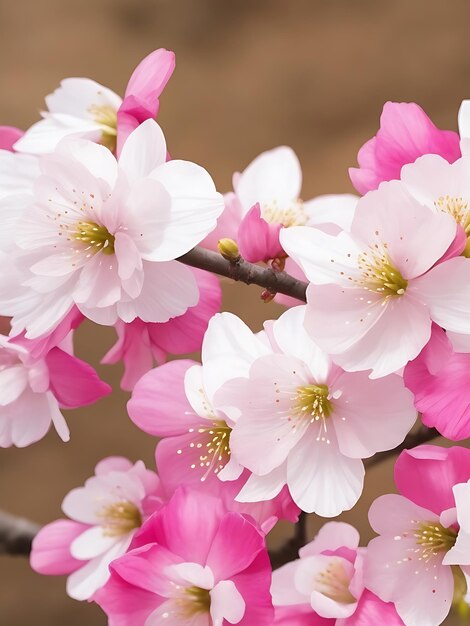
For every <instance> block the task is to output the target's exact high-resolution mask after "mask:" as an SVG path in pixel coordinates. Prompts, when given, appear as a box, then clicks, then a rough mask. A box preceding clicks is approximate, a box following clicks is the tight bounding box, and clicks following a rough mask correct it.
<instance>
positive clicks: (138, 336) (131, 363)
mask: <svg viewBox="0 0 470 626" xmlns="http://www.w3.org/2000/svg"><path fill="white" fill-rule="evenodd" d="M191 271H192V272H193V273H194V275H195V277H196V280H197V284H198V288H199V302H198V303H197V304H196V305H195V306H193V307H190V308H189V309H188V310H187V311H186V313H184V314H183V315H180V316H178V317H174V318H172V319H171V320H169V321H168V322H166V323H162V324H152V323H145V322H142V320H140V319H135V320H134V321H133V322H131V323H130V324H125V323H124V322H121V321H118V322H117V323H116V324H115V329H116V332H117V334H118V341H117V343H116V344H115V345H114V346H113V347H112V348H111V350H110V351H109V352H108V353H107V354H106V355H105V357H104V358H103V359H102V363H117V362H118V361H120V360H122V361H123V362H124V375H123V377H122V380H121V387H122V388H123V389H126V390H128V391H131V390H132V389H133V388H134V386H135V384H136V383H137V381H138V380H139V379H140V378H141V377H142V376H143V375H144V374H145V373H146V372H148V371H149V370H150V369H151V368H152V367H153V365H154V362H156V363H157V364H158V365H160V364H162V363H164V362H165V361H166V359H167V357H168V354H178V355H181V354H188V353H189V352H196V351H197V350H200V349H201V345H202V339H203V337H204V333H205V331H206V329H207V325H208V323H209V320H210V318H211V317H212V316H213V315H214V314H215V313H217V312H218V311H219V309H220V305H221V301H222V291H221V288H220V283H219V281H218V279H217V277H216V276H214V275H213V274H209V273H208V272H204V271H203V270H198V269H194V268H193V269H191Z"/></svg>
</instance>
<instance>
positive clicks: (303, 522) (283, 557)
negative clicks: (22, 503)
mask: <svg viewBox="0 0 470 626" xmlns="http://www.w3.org/2000/svg"><path fill="white" fill-rule="evenodd" d="M436 437H439V433H438V432H437V430H436V429H434V428H426V427H425V426H420V427H419V429H418V430H417V431H416V432H414V433H410V434H409V435H408V436H407V437H406V438H405V440H404V441H403V443H402V444H400V445H399V446H397V447H396V448H394V449H393V450H386V451H385V452H379V453H377V454H375V455H374V456H373V457H371V458H370V459H367V460H366V463H365V464H366V467H367V468H369V467H372V466H374V465H376V464H377V463H380V462H381V461H383V460H385V459H387V458H390V457H392V456H394V455H396V454H398V453H400V452H402V451H403V450H405V449H408V448H414V447H415V446H419V445H420V444H423V443H426V442H427V441H431V440H432V439H435V438H436ZM307 517H308V516H307V514H306V513H304V512H302V513H300V515H299V521H298V523H297V524H296V526H295V534H294V536H293V537H292V538H291V539H289V540H288V541H287V542H286V543H285V544H284V545H283V546H281V547H280V548H279V549H277V550H271V551H270V552H269V557H270V559H271V564H272V566H273V569H276V568H278V567H281V565H284V564H285V563H288V562H289V561H292V560H294V559H296V558H297V557H298V552H299V550H300V548H301V547H302V546H304V545H305V544H306V543H307ZM39 529H40V526H39V525H38V524H35V523H34V522H30V521H29V520H27V519H24V518H21V517H15V516H14V515H10V514H9V513H4V512H2V511H0V555H1V554H10V555H23V556H27V555H29V553H30V552H31V544H32V541H33V539H34V537H35V535H36V534H37V532H38V531H39Z"/></svg>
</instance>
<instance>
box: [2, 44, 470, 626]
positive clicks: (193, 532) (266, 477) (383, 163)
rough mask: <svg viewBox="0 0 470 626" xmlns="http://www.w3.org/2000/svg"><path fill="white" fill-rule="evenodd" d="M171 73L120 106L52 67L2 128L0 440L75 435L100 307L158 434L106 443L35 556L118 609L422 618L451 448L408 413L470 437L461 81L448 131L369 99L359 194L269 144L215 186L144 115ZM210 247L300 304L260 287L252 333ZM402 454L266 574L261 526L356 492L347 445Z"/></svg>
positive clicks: (414, 622)
mask: <svg viewBox="0 0 470 626" xmlns="http://www.w3.org/2000/svg"><path fill="white" fill-rule="evenodd" d="M174 69H175V56H174V54H173V53H172V52H169V51H167V50H164V49H159V50H156V51H154V52H152V53H151V54H149V55H148V56H147V57H146V58H145V59H144V60H143V61H142V62H141V63H140V64H139V65H138V66H137V68H136V69H135V71H134V73H133V74H132V76H131V78H130V80H129V82H128V85H127V88H126V91H125V94H124V98H122V99H121V98H120V97H119V96H118V95H117V94H115V93H114V92H112V91H111V90H109V89H108V88H106V87H104V86H102V85H99V84H97V83H95V82H94V81H92V80H90V79H86V78H68V79H65V80H63V81H62V82H61V84H60V86H59V87H58V88H57V90H56V91H54V93H52V94H50V95H49V96H47V98H46V106H47V110H46V111H44V112H43V114H42V119H41V120H40V121H39V122H37V123H36V124H34V125H33V126H32V127H31V128H29V129H27V130H26V131H24V132H23V131H21V130H19V129H16V128H12V127H0V211H1V212H2V216H3V228H2V234H1V235H0V259H1V260H2V261H3V262H4V264H5V267H8V271H7V272H4V273H2V274H1V275H0V315H1V316H2V330H3V332H4V333H5V334H3V335H1V336H0V380H1V385H0V447H9V446H18V447H21V446H27V445H30V444H32V443H34V442H36V441H38V440H39V439H41V438H42V437H44V436H45V434H46V433H47V431H48V429H49V427H50V425H51V424H53V425H54V427H55V429H56V430H57V432H58V434H59V436H60V437H61V438H62V439H63V440H68V438H69V436H70V435H69V428H68V426H67V424H66V421H65V418H64V416H63V414H62V412H61V411H62V410H63V409H65V410H66V409H72V408H77V407H80V406H84V405H85V404H89V403H92V402H95V401H98V400H99V399H100V398H102V397H103V396H105V395H106V394H108V393H110V392H111V389H110V387H109V385H107V384H106V383H105V382H104V381H102V380H101V379H100V378H99V376H98V374H97V373H96V371H95V370H94V369H93V367H92V366H91V365H89V364H87V363H85V362H84V361H82V360H80V359H78V358H77V357H76V356H74V345H73V343H74V332H75V330H76V329H77V328H78V326H80V325H81V324H82V323H83V322H84V320H89V321H91V322H93V323H95V324H99V325H105V326H112V327H114V329H115V332H116V335H117V341H116V343H115V345H114V346H112V347H111V348H110V349H109V351H108V352H107V354H106V355H104V356H103V360H102V362H103V363H107V364H112V363H116V362H119V361H122V362H123V364H124V374H123V378H122V381H121V386H122V388H123V389H125V390H128V391H131V392H132V396H131V398H130V400H129V402H128V413H129V417H130V419H131V420H132V422H133V423H134V424H136V426H137V427H138V428H140V429H141V430H142V431H144V432H145V433H147V434H149V435H150V436H152V437H155V438H157V439H158V441H157V443H156V450H155V467H153V468H152V469H147V468H146V466H145V465H144V463H143V462H142V461H137V462H136V463H132V462H131V461H130V460H128V459H125V458H122V457H110V458H106V459H104V460H102V461H100V462H99V463H98V465H97V466H96V468H95V474H94V476H93V477H91V478H90V479H88V480H87V481H86V483H85V485H84V486H83V487H79V488H76V489H73V490H72V491H71V492H70V493H69V494H68V495H67V496H66V497H65V499H64V501H63V504H62V509H63V512H64V514H65V516H66V518H64V519H61V520H57V521H55V522H52V523H50V524H48V525H46V526H45V527H44V528H42V529H41V530H40V532H39V533H38V535H37V536H36V537H35V539H34V542H33V548H32V553H31V565H32V567H33V569H34V570H36V571H37V572H39V573H42V574H49V575H67V577H68V578H67V593H68V594H69V595H70V596H71V597H72V598H75V599H77V600H89V601H94V602H96V603H98V604H99V606H101V607H102V609H103V610H104V612H105V613H106V615H107V617H108V620H109V624H110V626H160V625H162V624H168V626H180V625H181V626H185V625H186V626H228V624H240V625H241V626H270V625H275V626H307V625H309V626H313V625H314V624H315V625H318V626H322V625H324V626H333V625H337V626H373V625H374V626H375V624H377V623H378V621H379V620H382V621H384V622H385V623H386V624H390V625H392V626H394V625H397V626H400V625H403V624H404V625H405V626H438V625H439V624H441V623H442V622H443V620H445V618H446V616H447V614H448V613H449V610H450V608H451V606H452V604H453V603H454V604H456V605H459V606H467V605H468V604H470V594H468V593H467V583H468V581H470V509H469V504H468V503H469V502H470V451H469V450H467V449H465V448H464V447H460V446H454V447H450V448H444V447H438V446H434V445H420V446H418V447H415V448H413V449H409V450H408V449H404V450H403V447H405V445H406V444H404V443H403V442H405V441H406V437H407V435H408V434H409V433H410V431H411V430H412V429H413V428H414V426H415V423H416V422H417V420H420V421H421V422H422V424H423V425H424V426H426V427H429V428H435V429H437V431H438V433H440V434H441V435H443V436H444V437H446V438H447V439H449V440H452V441H461V440H463V439H465V438H467V437H469V436H470V395H469V394H470V391H469V388H468V380H469V376H470V101H464V102H463V103H462V106H461V109H460V113H459V120H458V121H459V134H458V133H456V132H453V131H447V130H440V129H438V128H437V127H436V126H435V125H434V124H433V122H432V121H431V120H430V119H429V117H428V116H427V115H426V114H425V112H424V111H423V110H422V109H421V108H420V107H419V106H418V105H416V104H414V103H393V102H388V103H387V104H386V105H385V106H384V109H383V113H382V116H381V119H380V129H379V130H378V132H377V134H376V135H375V136H374V137H373V138H372V139H370V140H369V141H367V142H366V143H365V144H364V146H363V147H362V148H361V149H360V150H359V153H358V162H359V167H357V168H351V169H350V178H351V181H352V183H353V185H354V187H355V189H356V190H357V192H358V195H356V194H331V195H323V196H319V197H317V198H314V199H311V200H307V201H304V200H303V199H301V187H302V172H301V168H300V164H299V160H298V158H297V156H296V155H295V153H294V151H293V150H292V149H290V148H288V147H286V146H281V147H277V148H274V149H272V150H269V151H266V152H263V153H262V154H261V155H259V156H258V157H256V158H255V159H254V160H253V161H252V162H251V163H250V164H249V165H248V166H247V167H246V168H245V169H244V170H243V171H242V172H238V173H236V174H234V177H233V190H232V191H229V192H227V193H225V194H221V193H219V192H218V191H217V189H216V186H215V184H214V182H213V180H212V177H211V176H210V174H209V173H208V172H207V171H206V170H205V169H204V168H203V167H201V166H200V165H197V164H195V163H192V162H190V161H186V160H181V159H175V158H173V157H172V156H171V154H170V151H169V150H168V148H167V142H166V139H165V136H164V133H163V131H162V129H161V127H160V126H159V125H158V123H157V121H156V117H157V115H158V112H159V107H160V98H161V96H162V94H163V91H164V89H165V87H166V85H167V83H168V81H169V80H170V78H171V75H172V73H173V71H174ZM222 240H224V241H225V242H227V241H228V242H229V248H230V249H231V250H232V251H233V255H232V256H230V254H229V255H228V257H227V254H225V257H226V258H227V259H228V260H227V263H228V264H229V265H230V266H231V267H232V268H233V267H234V266H236V265H237V264H239V263H241V262H242V259H244V261H243V262H249V263H253V264H260V265H262V266H263V267H266V268H270V271H271V273H275V274H277V275H278V276H280V277H282V276H285V273H284V272H286V273H288V274H289V275H291V276H292V277H295V278H296V279H298V280H300V281H304V282H305V283H308V287H307V290H306V302H301V301H299V300H296V299H295V298H293V297H292V295H289V294H288V293H284V294H280V293H274V292H269V293H268V294H267V296H268V297H266V294H264V296H263V299H265V300H269V299H272V298H276V300H278V301H279V302H280V303H281V304H283V305H284V306H285V308H286V310H285V311H284V312H283V313H282V314H281V315H280V317H279V318H278V319H275V320H272V319H269V320H267V321H266V322H265V323H264V325H263V328H262V330H259V331H258V332H253V331H252V330H251V329H250V328H249V327H248V326H247V325H246V324H245V322H244V321H243V320H242V319H240V318H239V317H237V316H235V315H233V314H232V313H229V312H219V311H220V308H221V289H220V284H219V280H218V278H217V277H216V276H215V275H214V274H212V273H210V272H208V271H207V270H208V269H209V268H208V267H205V266H203V265H201V266H200V267H190V266H189V265H188V264H187V263H185V255H187V253H189V252H190V251H192V250H193V249H194V248H196V247H198V248H200V249H203V250H206V251H207V254H209V255H210V254H212V255H214V254H215V255H217V254H218V251H219V250H220V251H223V250H224V248H223V246H222V243H221V244H219V242H222ZM199 350H200V351H201V359H200V361H195V360H191V359H189V358H188V354H190V353H193V352H196V351H199ZM174 355H177V356H184V358H182V359H178V360H167V359H168V357H169V356H174ZM155 365H157V367H154V366H155ZM420 427H421V426H420ZM421 428H422V427H421ZM428 432H430V433H432V432H433V431H428ZM396 448H400V449H402V450H403V451H402V452H401V454H400V455H399V457H398V459H397V461H396V464H395V482H396V486H397V490H398V492H399V494H389V495H383V496H381V497H379V498H378V499H377V500H376V501H375V502H374V503H373V505H372V507H371V509H370V512H369V520H370V524H371V526H372V529H373V530H374V531H375V532H376V534H377V537H375V538H374V539H372V540H371V541H370V542H369V543H368V545H365V546H360V539H359V534H358V532H357V531H356V530H355V529H354V528H353V527H352V526H350V525H348V524H345V523H343V522H334V521H328V522H326V523H325V524H324V525H323V527H322V529H321V530H320V532H319V534H318V535H317V536H316V537H315V538H314V539H313V540H312V541H311V542H310V543H308V544H307V545H305V546H303V547H302V548H301V549H300V551H299V558H296V559H295V560H292V561H290V562H287V563H285V564H284V565H283V566H282V567H280V568H279V569H275V570H274V572H273V571H272V567H271V563H270V558H269V554H268V550H267V544H266V536H267V535H268V533H269V532H270V531H271V530H272V528H273V527H274V526H275V524H276V523H277V522H278V521H279V520H288V521H291V522H296V521H298V519H299V516H300V515H305V514H307V513H315V514H317V515H319V516H322V517H324V518H334V517H336V516H338V515H339V514H340V513H342V512H343V511H346V510H349V509H351V508H352V507H353V506H354V505H355V504H356V502H357V501H358V499H359V498H360V496H361V493H362V490H363V483H364V474H365V469H364V459H369V458H371V457H373V456H374V455H375V454H377V453H379V452H385V451H392V450H394V449H396Z"/></svg>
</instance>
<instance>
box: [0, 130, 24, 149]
mask: <svg viewBox="0 0 470 626" xmlns="http://www.w3.org/2000/svg"><path fill="white" fill-rule="evenodd" d="M23 135H24V130H21V129H20V128H15V127H14V126H0V150H8V151H9V152H14V148H13V145H14V144H15V143H16V142H17V141H18V140H19V139H20V138H21V137H22V136H23Z"/></svg>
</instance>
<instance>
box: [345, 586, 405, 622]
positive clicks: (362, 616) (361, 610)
mask: <svg viewBox="0 0 470 626" xmlns="http://www.w3.org/2000/svg"><path fill="white" fill-rule="evenodd" d="M377 624H385V625H386V626H405V624H404V622H403V620H402V619H401V617H400V616H399V615H398V613H397V610H396V608H395V605H394V604H393V603H392V602H383V600H381V599H380V598H379V597H378V596H376V595H374V594H373V593H372V592H371V591H368V590H367V589H365V590H364V593H363V594H362V596H361V597H360V599H359V602H358V605H357V608H356V611H355V612H354V614H353V615H351V617H347V618H346V619H340V620H337V621H336V625H335V626H377Z"/></svg>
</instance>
